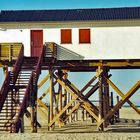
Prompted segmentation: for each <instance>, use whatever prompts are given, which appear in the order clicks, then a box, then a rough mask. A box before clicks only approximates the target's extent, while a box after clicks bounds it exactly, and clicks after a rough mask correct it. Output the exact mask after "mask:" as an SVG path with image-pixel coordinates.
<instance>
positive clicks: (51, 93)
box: [49, 69, 53, 131]
mask: <svg viewBox="0 0 140 140" xmlns="http://www.w3.org/2000/svg"><path fill="white" fill-rule="evenodd" d="M49 74H50V109H49V111H50V114H49V115H50V119H49V120H50V122H51V121H52V120H53V70H52V69H50V70H49ZM49 130H50V131H51V130H53V128H52V127H50V128H49Z"/></svg>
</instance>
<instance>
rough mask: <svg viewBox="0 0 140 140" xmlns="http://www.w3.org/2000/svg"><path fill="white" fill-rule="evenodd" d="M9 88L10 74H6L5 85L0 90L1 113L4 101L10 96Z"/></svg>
mask: <svg viewBox="0 0 140 140" xmlns="http://www.w3.org/2000/svg"><path fill="white" fill-rule="evenodd" d="M9 88H10V72H8V73H7V74H6V77H5V80H4V83H3V85H2V87H1V90H0V112H1V110H2V107H3V104H4V101H5V100H6V97H7V95H8V91H9Z"/></svg>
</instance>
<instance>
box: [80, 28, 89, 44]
mask: <svg viewBox="0 0 140 140" xmlns="http://www.w3.org/2000/svg"><path fill="white" fill-rule="evenodd" d="M79 43H90V29H79Z"/></svg>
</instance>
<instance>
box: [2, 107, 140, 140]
mask: <svg viewBox="0 0 140 140" xmlns="http://www.w3.org/2000/svg"><path fill="white" fill-rule="evenodd" d="M38 115H39V116H38V119H39V122H40V124H41V125H42V128H41V129H40V128H39V129H38V133H37V134H36V133H31V131H30V129H31V128H30V125H29V124H30V121H29V120H28V119H27V118H25V126H26V127H25V133H24V134H21V133H20V134H9V133H0V140H22V139H23V140H24V139H28V140H30V139H34V140H59V139H60V140H71V139H72V140H140V116H139V115H138V114H137V113H135V111H134V110H132V109H130V108H122V109H121V111H120V118H121V123H117V124H115V125H112V126H109V127H108V128H107V129H106V131H105V132H98V131H97V130H96V124H95V123H92V122H91V119H88V120H86V121H82V120H81V119H78V121H77V122H73V123H69V124H67V125H66V126H63V127H62V128H59V127H58V126H56V127H55V129H54V131H53V132H49V131H48V130H47V113H46V112H41V111H40V112H39V113H38Z"/></svg>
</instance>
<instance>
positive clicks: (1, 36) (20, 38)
mask: <svg viewBox="0 0 140 140" xmlns="http://www.w3.org/2000/svg"><path fill="white" fill-rule="evenodd" d="M0 42H1V43H4V42H8V43H10V42H22V43H23V45H24V54H25V56H30V30H29V29H7V30H3V31H0Z"/></svg>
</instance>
